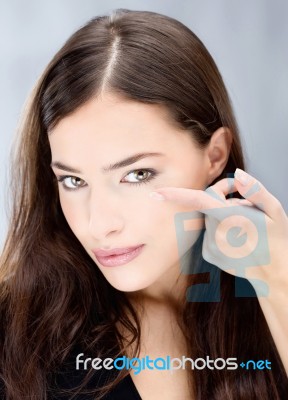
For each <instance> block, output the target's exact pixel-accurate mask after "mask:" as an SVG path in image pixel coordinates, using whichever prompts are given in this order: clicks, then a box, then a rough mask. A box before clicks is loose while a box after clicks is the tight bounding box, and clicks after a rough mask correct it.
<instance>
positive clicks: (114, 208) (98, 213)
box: [88, 192, 124, 243]
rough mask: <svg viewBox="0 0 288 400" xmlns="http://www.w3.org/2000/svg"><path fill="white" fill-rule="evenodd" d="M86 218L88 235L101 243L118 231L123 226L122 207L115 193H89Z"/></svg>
mask: <svg viewBox="0 0 288 400" xmlns="http://www.w3.org/2000/svg"><path fill="white" fill-rule="evenodd" d="M88 219H89V222H88V229H89V233H90V235H91V236H93V238H94V239H96V240H97V241H99V242H101V243H103V242H104V239H106V238H107V237H108V236H110V235H117V233H120V232H121V231H122V230H123V227H124V216H123V207H122V206H121V202H119V198H118V197H117V196H116V195H115V193H106V194H104V193H102V194H99V192H98V193H97V194H95V195H91V197H90V205H89V218H88Z"/></svg>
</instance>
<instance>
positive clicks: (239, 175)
mask: <svg viewBox="0 0 288 400" xmlns="http://www.w3.org/2000/svg"><path fill="white" fill-rule="evenodd" d="M234 176H235V178H236V179H237V180H238V181H239V182H240V183H242V185H244V186H246V185H248V184H249V183H250V182H251V181H252V176H250V175H249V174H247V172H245V171H243V170H242V169H240V168H236V171H235V174H234Z"/></svg>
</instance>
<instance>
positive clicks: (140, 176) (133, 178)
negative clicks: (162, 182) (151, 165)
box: [124, 169, 157, 185]
mask: <svg viewBox="0 0 288 400" xmlns="http://www.w3.org/2000/svg"><path fill="white" fill-rule="evenodd" d="M156 175H157V173H156V171H154V170H152V169H135V170H134V171H131V172H129V173H128V174H127V175H125V178H124V182H127V183H130V184H132V185H133V184H134V185H135V184H138V185H140V184H142V183H148V182H149V181H150V180H151V179H153V178H155V177H156ZM127 178H128V179H127Z"/></svg>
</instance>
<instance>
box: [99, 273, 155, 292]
mask: <svg viewBox="0 0 288 400" xmlns="http://www.w3.org/2000/svg"><path fill="white" fill-rule="evenodd" d="M106 279H107V277H106ZM107 281H108V282H109V283H110V285H111V286H113V287H114V288H115V289H117V290H120V291H121V292H136V291H139V290H143V289H146V288H147V287H149V286H150V285H152V283H153V282H150V281H148V280H147V278H146V279H137V278H134V279H133V278H132V277H130V279H124V278H123V279H121V280H118V279H117V280H115V279H107Z"/></svg>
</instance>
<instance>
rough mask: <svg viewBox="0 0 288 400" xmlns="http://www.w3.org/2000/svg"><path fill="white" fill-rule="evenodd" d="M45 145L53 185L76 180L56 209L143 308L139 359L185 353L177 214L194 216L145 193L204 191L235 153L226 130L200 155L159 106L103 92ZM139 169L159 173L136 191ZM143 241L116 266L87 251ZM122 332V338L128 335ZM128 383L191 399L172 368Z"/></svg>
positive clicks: (148, 392)
mask: <svg viewBox="0 0 288 400" xmlns="http://www.w3.org/2000/svg"><path fill="white" fill-rule="evenodd" d="M49 141H50V146H51V153H52V168H53V171H54V173H55V175H56V177H57V179H60V176H61V175H68V176H74V177H77V178H79V179H76V180H75V178H74V179H71V178H66V179H65V180H64V181H62V182H59V196H60V202H61V207H62V209H63V213H64V215H65V217H66V220H67V222H68V224H69V226H70V228H71V230H72V231H73V232H74V234H75V236H76V237H77V238H78V240H79V241H80V243H81V244H82V245H83V247H84V249H85V250H86V251H87V253H88V254H89V255H90V257H91V258H92V259H93V260H94V261H95V263H96V264H97V266H98V268H99V269H100V270H101V272H102V273H103V275H104V276H105V278H106V279H107V280H108V281H109V282H110V284H111V285H112V286H114V287H115V288H116V289H118V290H121V291H124V292H126V293H127V296H128V297H130V300H131V302H132V303H133V304H134V306H135V308H136V309H138V306H139V304H141V306H144V307H143V309H144V310H145V313H144V314H142V317H141V343H140V353H139V357H140V358H141V357H145V355H149V356H150V357H151V358H154V359H155V358H156V357H166V356H167V355H170V356H171V357H172V358H173V357H181V356H182V355H185V354H187V351H186V343H185V340H184V337H183V333H182V332H181V330H180V328H179V326H178V323H177V317H178V316H179V307H180V304H181V306H182V303H183V301H182V300H183V297H184V296H185V292H186V287H187V283H186V276H185V275H184V274H181V270H180V260H179V252H178V244H177V237H176V233H175V226H174V216H175V214H176V213H179V212H187V211H190V204H189V205H188V206H187V205H185V204H179V203H177V202H176V203H174V202H165V204H163V202H159V201H155V199H154V198H153V197H151V196H150V193H151V192H153V191H155V190H157V189H159V188H161V187H164V186H173V187H176V188H186V189H194V190H195V189H197V190H199V191H201V192H202V191H203V190H204V189H205V188H206V187H207V186H209V184H210V183H211V182H212V181H213V180H214V179H215V178H216V177H217V176H219V175H220V174H221V172H222V171H223V169H224V167H225V165H226V162H227V160H228V157H229V151H230V146H231V134H230V132H229V130H228V129H227V128H219V129H218V130H217V131H216V132H214V134H213V136H212V139H211V140H210V143H209V145H208V146H207V147H206V148H205V149H201V150H200V149H199V148H198V146H197V145H196V143H195V142H194V141H193V139H192V137H191V134H189V133H187V132H184V131H183V130H181V129H180V128H179V127H178V126H176V125H175V123H174V122H173V121H172V120H171V119H170V117H169V114H168V113H167V111H166V109H165V108H163V107H162V106H159V105H148V104H143V103H138V102H134V101H127V100H123V99H121V98H117V97H115V96H113V95H111V94H106V95H105V96H102V97H99V98H95V99H93V100H91V101H89V102H88V103H86V104H85V105H83V106H82V107H81V108H79V109H78V110H76V111H75V112H74V113H72V114H71V115H69V116H67V117H66V118H63V119H62V120H61V121H60V122H59V123H58V124H57V126H56V127H55V128H54V130H53V131H52V132H50V134H49ZM146 152H157V153H161V154H162V156H157V157H156V156H154V157H151V156H150V157H147V158H143V159H142V160H138V161H137V162H135V163H133V164H131V165H129V166H126V167H122V168H120V169H116V170H113V171H110V172H106V173H104V172H103V171H102V168H103V167H106V166H108V165H111V164H114V163H116V162H118V161H120V160H123V159H125V158H127V157H129V156H131V155H135V154H138V153H146ZM55 162H60V163H62V164H65V165H66V166H70V167H71V168H73V169H76V170H78V171H80V172H78V173H71V172H68V171H64V170H62V169H59V165H58V167H57V166H55V164H54V165H53V163H55ZM140 169H141V170H142V176H144V177H145V178H146V179H147V177H148V176H149V174H148V175H147V171H146V175H145V174H144V175H143V170H145V169H153V170H155V171H157V176H155V178H154V179H152V180H150V181H148V180H147V182H146V183H143V182H142V184H140V185H136V184H135V183H133V182H137V181H139V170H140ZM135 170H136V171H135ZM137 170H138V174H137V173H136V172H137ZM133 171H134V173H133ZM140 175H141V174H140ZM77 182H78V184H80V187H78V189H76V190H75V189H74V190H70V191H69V190H67V189H65V187H64V184H66V185H68V186H70V187H72V188H73V187H74V188H75V185H76V187H77ZM128 182H130V184H129V183H128ZM198 214H199V217H200V218H199V219H197V220H194V221H192V222H193V227H192V228H191V226H190V227H185V229H193V231H194V232H195V237H194V239H193V241H192V242H190V243H189V244H187V247H186V248H187V250H188V249H189V248H190V247H191V246H192V244H193V243H194V241H195V240H196V239H197V237H198V234H199V229H200V228H202V227H203V224H204V219H203V214H201V213H198ZM139 244H145V246H144V249H143V250H142V252H141V254H140V255H139V256H138V257H137V258H135V259H134V260H132V261H130V262H129V263H127V264H125V265H122V266H117V267H105V266H103V265H101V264H100V263H99V262H97V260H96V258H95V255H94V254H93V251H92V250H93V249H97V248H98V249H99V248H101V249H109V248H115V247H128V246H135V245H139ZM186 248H185V250H186ZM143 309H142V307H141V310H143ZM119 329H121V327H119ZM122 329H123V328H122ZM121 333H122V335H123V336H124V337H125V336H126V332H124V331H122V332H121ZM131 350H132V349H131ZM127 356H129V354H127ZM131 377H132V379H133V381H134V384H135V385H136V387H137V390H138V392H139V393H140V395H141V397H142V398H143V399H147V398H149V399H150V400H153V399H159V398H161V397H164V398H169V399H171V400H174V399H175V400H177V399H179V398H181V400H184V399H191V393H190V388H189V386H188V375H187V371H186V370H177V371H175V372H174V373H173V379H171V372H170V371H161V370H160V371H159V370H152V371H151V370H144V371H142V372H141V374H138V375H134V374H133V373H131ZM179 396H180V397H179Z"/></svg>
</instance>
